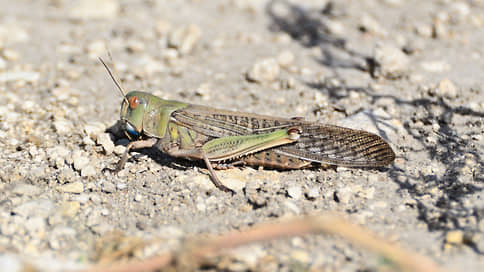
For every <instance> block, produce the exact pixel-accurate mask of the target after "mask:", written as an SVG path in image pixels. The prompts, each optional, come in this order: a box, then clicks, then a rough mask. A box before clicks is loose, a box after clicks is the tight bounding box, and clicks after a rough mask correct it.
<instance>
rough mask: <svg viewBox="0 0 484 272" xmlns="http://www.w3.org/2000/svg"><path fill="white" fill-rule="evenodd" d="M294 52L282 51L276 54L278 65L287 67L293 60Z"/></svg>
mask: <svg viewBox="0 0 484 272" xmlns="http://www.w3.org/2000/svg"><path fill="white" fill-rule="evenodd" d="M294 59H295V57H294V54H293V53H292V52H291V51H289V50H286V51H283V52H281V53H280V54H279V55H278V56H277V63H279V66H281V67H288V66H290V65H291V64H293V62H294Z"/></svg>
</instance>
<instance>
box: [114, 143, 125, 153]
mask: <svg viewBox="0 0 484 272" xmlns="http://www.w3.org/2000/svg"><path fill="white" fill-rule="evenodd" d="M113 151H114V154H116V155H122V154H124V152H125V151H126V146H124V145H117V146H115V147H114V150H113Z"/></svg>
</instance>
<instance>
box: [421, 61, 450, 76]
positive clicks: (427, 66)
mask: <svg viewBox="0 0 484 272" xmlns="http://www.w3.org/2000/svg"><path fill="white" fill-rule="evenodd" d="M420 66H421V67H422V68H423V69H424V70H425V71H427V72H432V73H442V72H446V71H448V70H450V64H449V63H447V62H446V61H444V60H436V61H425V62H422V63H420Z"/></svg>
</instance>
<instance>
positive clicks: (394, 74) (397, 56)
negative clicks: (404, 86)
mask: <svg viewBox="0 0 484 272" xmlns="http://www.w3.org/2000/svg"><path fill="white" fill-rule="evenodd" d="M373 57H374V59H375V62H376V63H377V65H378V67H377V68H378V69H379V70H378V71H377V72H376V74H377V76H378V74H381V75H382V76H384V77H385V78H389V79H394V78H399V77H401V76H403V75H405V74H406V73H407V71H408V68H409V63H410V60H409V58H408V57H407V55H405V54H404V53H403V52H402V50H400V49H399V48H397V47H394V46H391V45H383V44H378V45H377V46H376V47H375V49H374V50H373Z"/></svg>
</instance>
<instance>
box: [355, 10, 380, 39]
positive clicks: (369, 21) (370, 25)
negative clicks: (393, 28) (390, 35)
mask: <svg viewBox="0 0 484 272" xmlns="http://www.w3.org/2000/svg"><path fill="white" fill-rule="evenodd" d="M360 18H361V23H360V29H361V30H362V31H364V32H370V33H373V34H376V35H379V36H385V35H387V31H386V30H385V29H384V28H383V27H382V26H381V25H380V23H379V22H378V21H377V20H376V19H375V18H373V17H371V16H370V15H368V14H366V13H364V14H363V15H362V16H361V17H360Z"/></svg>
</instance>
